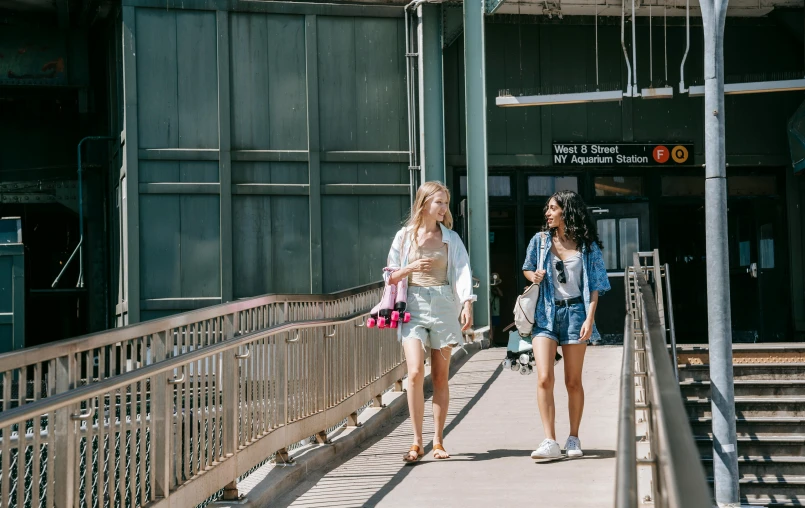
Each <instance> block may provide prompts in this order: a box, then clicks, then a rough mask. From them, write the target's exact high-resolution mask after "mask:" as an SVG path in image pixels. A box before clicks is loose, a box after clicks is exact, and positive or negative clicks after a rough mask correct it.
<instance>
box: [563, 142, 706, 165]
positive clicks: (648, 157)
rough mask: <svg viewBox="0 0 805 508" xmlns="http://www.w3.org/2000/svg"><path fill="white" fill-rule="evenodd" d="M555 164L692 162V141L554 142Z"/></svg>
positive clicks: (690, 163)
mask: <svg viewBox="0 0 805 508" xmlns="http://www.w3.org/2000/svg"><path fill="white" fill-rule="evenodd" d="M551 155H552V156H553V165H554V166H575V167H584V166H615V167H626V166H690V165H692V164H693V144H692V143H553V149H552V154H551Z"/></svg>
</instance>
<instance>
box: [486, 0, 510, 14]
mask: <svg viewBox="0 0 805 508" xmlns="http://www.w3.org/2000/svg"><path fill="white" fill-rule="evenodd" d="M505 1H506V0H486V13H487V14H494V13H495V12H497V10H498V9H500V6H501V5H503V2H505Z"/></svg>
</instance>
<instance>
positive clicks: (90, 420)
mask: <svg viewBox="0 0 805 508" xmlns="http://www.w3.org/2000/svg"><path fill="white" fill-rule="evenodd" d="M367 315H368V309H364V310H358V311H356V312H352V313H350V314H349V315H347V316H344V317H332V318H327V319H316V320H308V321H304V322H296V323H289V322H288V323H282V324H279V325H275V326H272V327H270V328H266V329H263V330H258V331H254V332H249V333H246V334H243V335H241V336H238V337H232V338H229V339H228V340H224V341H220V342H217V343H212V344H206V345H203V346H201V347H198V348H196V349H194V350H191V351H187V352H185V353H183V354H181V355H177V356H172V357H170V356H167V354H166V353H167V352H168V347H169V345H170V343H171V342H172V341H173V339H172V338H171V337H170V336H169V335H168V334H166V333H159V334H156V335H154V336H152V337H150V341H149V342H148V343H147V348H146V347H145V346H144V347H142V348H139V349H137V350H136V351H135V352H134V353H132V356H133V357H134V358H135V359H138V360H142V359H143V357H144V356H145V354H146V351H149V352H150V354H153V355H154V361H153V362H151V363H150V364H145V365H144V366H142V367H139V368H136V369H132V370H129V371H127V372H120V373H118V374H117V375H115V376H110V377H108V378H106V379H100V380H97V381H95V380H90V381H89V382H88V384H86V385H83V386H75V387H67V388H66V389H65V390H64V391H62V392H60V393H54V394H52V395H50V396H49V397H47V398H43V399H39V400H34V401H31V402H29V403H27V404H24V405H20V406H18V407H12V408H8V406H5V407H4V410H3V411H2V412H0V476H2V477H3V478H6V477H7V476H9V477H11V479H12V482H11V484H10V488H9V489H6V488H3V489H0V506H9V505H13V504H14V503H13V501H14V499H15V498H14V497H13V496H14V495H15V494H14V493H15V492H17V493H18V492H31V495H32V496H34V497H33V498H32V499H33V500H34V501H36V500H38V499H43V500H44V498H45V497H47V505H48V506H51V505H53V500H54V499H55V500H57V504H58V505H59V506H77V505H81V506H93V505H95V504H101V505H102V504H103V503H104V497H108V502H109V503H110V504H112V505H121V506H123V505H129V506H135V505H137V506H148V507H149V508H155V507H159V508H162V507H169V506H181V507H192V506H197V505H198V504H200V503H202V502H204V501H205V500H207V499H209V498H210V496H213V495H215V494H216V493H217V492H220V491H221V489H224V496H225V498H226V499H229V497H226V496H230V497H232V496H234V497H235V498H237V485H236V481H237V479H238V478H239V477H241V476H242V475H244V474H246V473H247V472H249V471H250V470H251V469H252V468H253V467H255V466H256V465H259V464H261V463H262V462H263V461H265V459H267V458H269V457H271V456H272V455H273V454H275V453H276V454H277V456H278V457H282V459H283V460H288V456H287V449H288V448H289V447H290V446H291V445H293V444H294V443H298V442H299V441H300V440H302V439H307V438H309V437H310V436H323V435H325V433H326V430H327V429H331V428H333V427H336V426H339V425H343V422H344V421H345V419H346V421H351V422H355V421H357V417H358V416H357V415H358V413H359V411H360V410H361V408H362V407H365V406H366V404H367V403H368V401H371V400H379V397H380V395H381V394H382V393H383V392H384V391H385V390H386V389H388V388H389V387H391V386H394V387H395V389H397V388H398V387H400V386H401V383H400V380H401V379H402V378H403V376H404V374H405V370H406V366H405V361H404V357H403V353H402V348H401V347H400V345H399V343H398V342H397V340H396V335H395V334H394V332H393V331H391V330H382V329H378V328H372V329H370V328H367V327H361V326H359V325H360V323H361V321H363V320H364V319H365V318H366V317H367ZM232 317H233V314H229V315H228V316H227V318H226V321H228V322H229V323H228V324H227V326H228V327H230V328H231V326H232V323H231V320H232ZM290 336H294V337H296V339H294V341H287V340H286V339H287V338H288V337H290ZM56 368H57V369H62V368H72V367H69V365H68V366H63V365H62V364H61V363H60V362H57V364H56ZM3 381H5V384H4V388H3V389H4V391H5V392H8V391H9V388H8V381H9V377H8V375H7V374H4V378H3ZM15 456H16V457H23V456H31V457H32V459H31V460H32V461H33V464H36V466H34V469H33V472H31V471H29V470H28V468H27V466H26V465H25V463H26V461H24V460H16V461H14V460H13V457H15ZM15 464H16V465H15ZM40 465H41V467H42V468H44V469H42V470H41V471H42V473H43V474H44V473H46V474H47V478H48V482H47V485H43V484H40V479H39V471H40V469H39V467H40ZM14 468H16V469H17V475H16V477H13V475H11V474H10V473H11V469H14ZM135 479H136V481H135ZM7 485H8V484H7ZM37 502H38V501H37ZM37 502H34V503H33V504H34V505H36V504H37Z"/></svg>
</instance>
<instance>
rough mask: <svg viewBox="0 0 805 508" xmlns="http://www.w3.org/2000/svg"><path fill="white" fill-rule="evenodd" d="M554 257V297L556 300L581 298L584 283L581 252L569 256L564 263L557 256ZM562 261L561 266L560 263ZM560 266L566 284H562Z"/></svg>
mask: <svg viewBox="0 0 805 508" xmlns="http://www.w3.org/2000/svg"><path fill="white" fill-rule="evenodd" d="M552 257H553V266H552V267H551V268H552V269H553V297H554V299H555V300H569V299H571V298H576V297H579V296H581V283H582V280H581V279H582V270H581V263H582V256H581V252H576V253H575V254H573V255H572V256H569V257H568V258H567V259H565V260H564V261H561V260H560V259H559V258H558V257H557V256H552ZM560 261H561V264H559V262H560ZM557 265H558V266H562V265H564V267H563V270H564V279H563V280H564V281H565V282H564V283H562V282H560V278H559V275H560V270H559V269H557Z"/></svg>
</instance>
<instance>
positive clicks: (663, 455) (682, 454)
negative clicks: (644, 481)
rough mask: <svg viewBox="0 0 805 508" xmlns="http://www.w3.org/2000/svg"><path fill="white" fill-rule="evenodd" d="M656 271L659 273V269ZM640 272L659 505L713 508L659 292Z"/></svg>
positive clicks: (657, 502) (657, 504)
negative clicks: (668, 342)
mask: <svg viewBox="0 0 805 508" xmlns="http://www.w3.org/2000/svg"><path fill="white" fill-rule="evenodd" d="M657 268H659V267H657ZM655 273H659V270H657V271H656V272H655ZM635 275H636V277H637V283H638V285H639V288H640V293H639V295H640V296H639V300H640V309H641V314H642V315H641V316H640V318H641V321H642V323H641V324H642V328H643V333H644V335H645V337H646V339H647V340H646V341H645V347H646V357H647V360H648V361H647V369H646V370H647V372H648V381H649V386H648V402H649V405H650V406H651V407H650V409H649V412H650V413H651V423H652V427H653V429H652V430H653V431H654V433H655V436H656V440H654V441H656V442H657V446H656V449H657V452H658V453H657V455H656V459H657V466H658V467H657V468H656V471H657V473H658V476H659V478H655V482H654V483H655V485H656V487H655V488H656V489H657V497H656V500H655V506H668V507H674V508H699V507H701V508H711V507H712V501H711V499H710V489H709V488H708V487H707V480H706V476H705V473H704V468H703V467H702V464H701V457H700V456H699V452H698V450H697V449H696V442H695V441H694V440H693V432H692V431H691V428H690V422H688V418H687V414H688V413H687V411H686V410H685V404H684V402H683V401H682V394H681V392H680V391H679V384H678V383H677V381H676V376H674V372H673V368H672V366H671V362H670V361H669V359H668V347H667V346H666V342H665V330H663V328H662V326H661V325H660V316H659V312H658V310H657V305H656V303H655V300H654V293H653V291H652V289H651V286H649V284H648V281H647V280H646V278H645V275H644V274H643V273H642V272H641V271H637V272H636V273H635ZM657 282H658V284H659V283H660V282H659V281H657Z"/></svg>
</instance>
